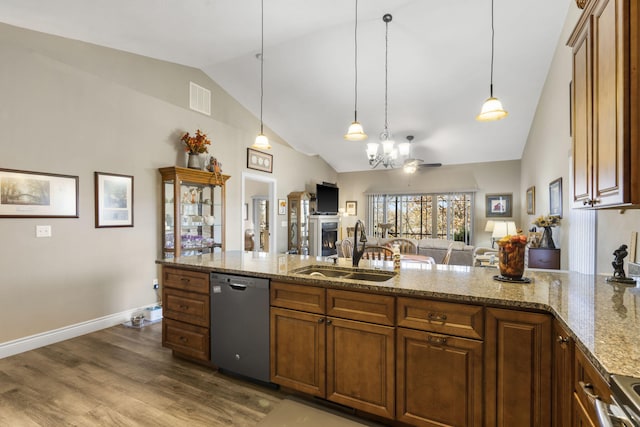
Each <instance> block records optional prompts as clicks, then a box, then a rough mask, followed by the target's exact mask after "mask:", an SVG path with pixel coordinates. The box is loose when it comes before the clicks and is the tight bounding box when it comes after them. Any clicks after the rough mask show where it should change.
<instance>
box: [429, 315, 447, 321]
mask: <svg viewBox="0 0 640 427" xmlns="http://www.w3.org/2000/svg"><path fill="white" fill-rule="evenodd" d="M427 319H429V320H432V321H437V322H444V321H446V320H447V315H446V314H439V313H429V314H427Z"/></svg>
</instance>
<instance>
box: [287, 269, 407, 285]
mask: <svg viewBox="0 0 640 427" xmlns="http://www.w3.org/2000/svg"><path fill="white" fill-rule="evenodd" d="M291 272H292V273H295V274H305V275H308V276H317V277H335V278H340V279H351V280H366V281H369V282H386V281H387V280H389V279H391V278H392V277H393V276H395V275H396V273H394V272H392V271H383V270H366V269H362V268H347V267H334V266H329V265H310V266H307V267H302V268H298V269H296V270H292V271H291Z"/></svg>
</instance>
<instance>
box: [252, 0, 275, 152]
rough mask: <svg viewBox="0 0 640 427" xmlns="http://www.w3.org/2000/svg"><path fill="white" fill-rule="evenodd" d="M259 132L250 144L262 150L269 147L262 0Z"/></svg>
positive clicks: (261, 5)
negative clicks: (264, 114) (264, 113)
mask: <svg viewBox="0 0 640 427" xmlns="http://www.w3.org/2000/svg"><path fill="white" fill-rule="evenodd" d="M259 56H260V58H259V59H260V133H259V134H258V136H256V140H255V142H254V143H253V145H252V146H251V147H252V148H258V149H262V150H269V149H271V144H269V138H267V137H266V136H265V135H264V123H263V122H262V101H263V98H264V0H261V1H260V55H259Z"/></svg>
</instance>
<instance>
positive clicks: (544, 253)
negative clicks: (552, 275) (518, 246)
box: [527, 248, 560, 270]
mask: <svg viewBox="0 0 640 427" xmlns="http://www.w3.org/2000/svg"><path fill="white" fill-rule="evenodd" d="M527 266H528V267H529V268H546V269H550V270H559V269H560V249H546V248H529V261H528V263H527Z"/></svg>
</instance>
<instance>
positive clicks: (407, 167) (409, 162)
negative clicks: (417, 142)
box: [402, 135, 442, 173]
mask: <svg viewBox="0 0 640 427" xmlns="http://www.w3.org/2000/svg"><path fill="white" fill-rule="evenodd" d="M407 141H409V157H408V158H407V159H406V160H405V161H404V163H403V164H402V170H403V171H405V172H406V173H415V172H416V171H417V170H418V168H437V167H440V166H442V163H424V160H422V159H415V158H412V157H411V145H412V144H411V141H413V135H407Z"/></svg>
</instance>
